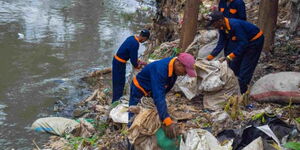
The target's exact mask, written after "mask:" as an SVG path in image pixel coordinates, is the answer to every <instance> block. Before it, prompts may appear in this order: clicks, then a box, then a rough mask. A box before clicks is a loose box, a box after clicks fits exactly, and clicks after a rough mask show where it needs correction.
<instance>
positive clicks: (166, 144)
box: [155, 128, 180, 150]
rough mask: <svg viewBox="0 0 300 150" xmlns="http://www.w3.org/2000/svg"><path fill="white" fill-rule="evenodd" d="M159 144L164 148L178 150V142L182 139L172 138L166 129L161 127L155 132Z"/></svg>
mask: <svg viewBox="0 0 300 150" xmlns="http://www.w3.org/2000/svg"><path fill="white" fill-rule="evenodd" d="M155 136H156V139H157V144H158V146H159V147H160V148H161V149H162V150H178V149H179V147H178V144H177V143H179V141H180V137H179V138H178V139H177V140H178V141H176V139H170V138H168V137H167V136H166V134H165V132H164V130H163V129H162V128H159V129H158V130H157V132H156V133H155Z"/></svg>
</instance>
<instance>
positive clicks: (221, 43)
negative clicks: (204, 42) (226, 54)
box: [207, 30, 225, 60]
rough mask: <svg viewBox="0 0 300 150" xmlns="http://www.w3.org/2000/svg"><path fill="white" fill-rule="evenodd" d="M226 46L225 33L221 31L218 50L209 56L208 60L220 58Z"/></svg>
mask: <svg viewBox="0 0 300 150" xmlns="http://www.w3.org/2000/svg"><path fill="white" fill-rule="evenodd" d="M224 46H225V33H224V31H221V30H219V40H218V44H217V46H216V48H215V49H214V50H213V51H212V52H211V54H210V55H208V56H207V59H208V60H212V59H214V57H216V56H218V54H219V53H220V52H221V51H222V50H223V48H224Z"/></svg>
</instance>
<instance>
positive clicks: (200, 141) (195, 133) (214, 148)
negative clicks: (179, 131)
mask: <svg viewBox="0 0 300 150" xmlns="http://www.w3.org/2000/svg"><path fill="white" fill-rule="evenodd" d="M231 143H232V140H231V141H229V142H228V143H227V144H226V145H223V146H222V145H221V144H220V143H219V141H218V140H217V139H216V138H215V137H214V136H213V135H212V134H211V133H210V132H208V131H206V130H203V129H191V130H189V131H187V133H186V136H185V137H184V138H183V139H182V140H181V142H180V150H231Z"/></svg>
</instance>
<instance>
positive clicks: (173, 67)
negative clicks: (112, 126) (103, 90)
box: [128, 53, 196, 138]
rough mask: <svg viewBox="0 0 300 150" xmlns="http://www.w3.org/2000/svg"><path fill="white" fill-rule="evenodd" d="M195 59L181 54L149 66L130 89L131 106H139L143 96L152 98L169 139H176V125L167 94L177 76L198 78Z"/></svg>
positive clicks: (134, 80) (136, 78)
mask: <svg viewBox="0 0 300 150" xmlns="http://www.w3.org/2000/svg"><path fill="white" fill-rule="evenodd" d="M194 64H195V59H194V57H193V56H192V55H190V54H188V53H180V54H179V55H178V57H173V58H172V57H169V58H164V59H161V60H159V61H155V62H153V63H150V64H148V65H147V66H146V67H145V68H143V69H142V71H141V72H140V73H138V74H137V75H136V77H134V78H133V81H132V83H131V89H130V100H129V106H133V105H137V104H138V103H139V102H140V99H141V98H142V97H143V96H149V97H152V98H153V100H154V104H155V105H156V108H157V111H158V114H159V117H160V119H161V120H162V122H163V124H164V129H165V133H166V135H167V136H168V137H170V138H174V137H176V132H175V129H176V124H175V122H173V121H172V119H171V118H170V115H169V114H168V109H167V104H166V94H167V93H168V92H169V91H170V90H171V89H172V87H173V86H174V84H175V81H176V79H177V76H184V75H186V74H188V75H189V76H190V77H196V71H195V69H194ZM132 117H133V113H131V112H130V113H129V123H128V126H130V125H131V123H132Z"/></svg>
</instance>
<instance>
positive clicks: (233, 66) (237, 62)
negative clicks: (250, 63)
mask: <svg viewBox="0 0 300 150" xmlns="http://www.w3.org/2000/svg"><path fill="white" fill-rule="evenodd" d="M236 46H237V42H234V41H230V42H229V43H228V47H226V53H224V54H225V57H226V56H227V55H229V54H230V53H232V50H233V49H234V47H236ZM242 59H243V55H241V56H238V57H236V58H234V59H233V60H232V61H231V62H229V64H228V65H229V67H230V68H231V69H232V71H233V72H234V74H235V75H236V76H238V74H239V72H240V65H241V60H242Z"/></svg>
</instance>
